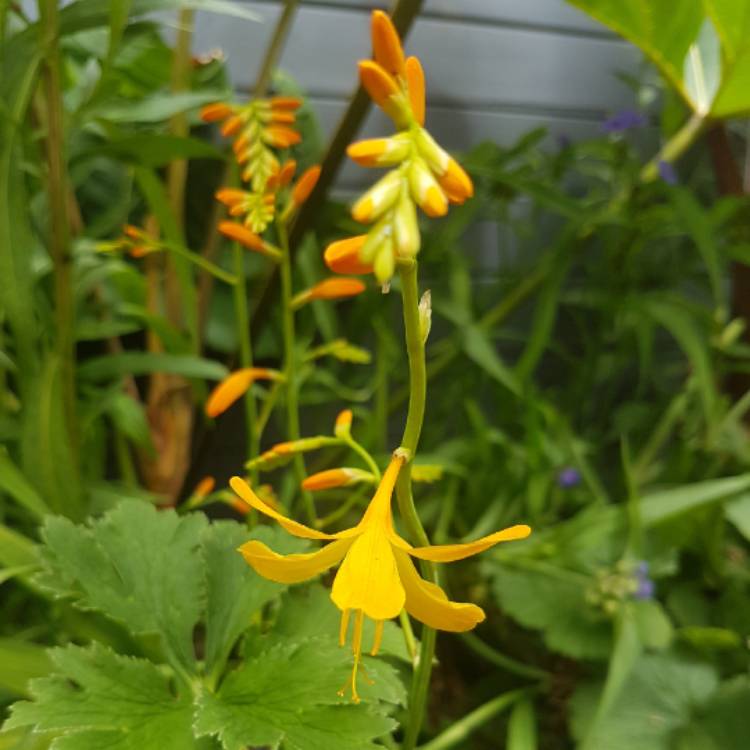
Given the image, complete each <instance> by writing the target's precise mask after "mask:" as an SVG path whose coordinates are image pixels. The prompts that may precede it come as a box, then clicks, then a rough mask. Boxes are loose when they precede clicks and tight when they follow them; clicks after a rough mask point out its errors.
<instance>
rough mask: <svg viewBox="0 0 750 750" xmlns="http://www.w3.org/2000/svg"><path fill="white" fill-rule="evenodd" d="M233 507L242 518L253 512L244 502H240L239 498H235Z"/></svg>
mask: <svg viewBox="0 0 750 750" xmlns="http://www.w3.org/2000/svg"><path fill="white" fill-rule="evenodd" d="M231 505H232V508H234V509H235V510H236V511H237V512H238V513H239V514H240V515H241V516H246V515H247V514H248V513H249V512H250V511H251V510H252V508H251V507H250V506H249V505H248V504H247V503H246V502H245V501H244V500H240V498H238V497H235V498H234V500H232V503H231Z"/></svg>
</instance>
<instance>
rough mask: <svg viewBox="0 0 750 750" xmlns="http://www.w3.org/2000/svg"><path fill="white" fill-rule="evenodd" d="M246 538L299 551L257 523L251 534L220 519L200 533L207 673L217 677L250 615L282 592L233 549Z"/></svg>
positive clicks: (282, 549) (294, 544)
mask: <svg viewBox="0 0 750 750" xmlns="http://www.w3.org/2000/svg"><path fill="white" fill-rule="evenodd" d="M249 539H259V540H261V541H262V542H263V543H264V544H266V545H268V546H269V547H270V548H271V549H273V550H274V551H275V552H278V553H279V554H288V553H291V552H299V551H301V549H300V543H299V542H298V541H297V540H295V539H294V538H293V537H290V536H289V535H288V534H285V533H284V532H282V531H281V530H277V529H272V528H270V527H267V526H261V527H258V528H256V529H254V530H253V531H252V532H251V533H249V532H248V530H247V528H245V527H244V526H241V525H240V524H237V523H231V522H225V521H218V522H216V523H213V524H211V526H209V527H208V528H207V529H206V530H205V531H204V533H203V556H204V563H205V570H206V589H207V591H206V594H207V596H206V617H205V621H206V646H205V662H206V672H207V673H208V674H209V675H215V674H216V673H217V671H218V670H220V669H222V668H223V667H224V665H225V663H226V660H227V657H228V655H229V652H230V650H231V649H232V647H233V646H234V644H235V642H236V641H237V638H239V636H240V635H241V634H242V633H243V632H244V631H245V630H247V628H248V625H249V624H250V622H251V618H252V615H253V614H255V613H256V612H259V611H260V609H261V607H263V605H264V604H266V603H267V602H269V601H270V600H271V599H273V598H274V597H276V596H277V595H278V594H280V593H281V592H282V591H283V590H284V588H285V587H284V586H281V585H280V584H277V583H273V582H271V581H269V580H267V579H265V578H262V577H261V576H259V575H258V574H257V573H255V572H254V571H253V569H252V568H251V567H250V566H249V565H248V564H247V563H246V562H245V561H244V560H243V559H242V556H241V555H240V553H239V552H238V551H237V547H239V546H240V545H241V544H243V543H244V542H246V541H248V540H249Z"/></svg>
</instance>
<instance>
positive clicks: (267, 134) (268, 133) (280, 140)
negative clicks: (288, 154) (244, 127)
mask: <svg viewBox="0 0 750 750" xmlns="http://www.w3.org/2000/svg"><path fill="white" fill-rule="evenodd" d="M263 138H264V140H265V141H266V142H267V143H269V144H270V145H271V146H275V147H276V148H289V146H294V144H295V143H299V142H300V141H301V140H302V136H301V135H300V134H299V133H298V132H297V131H296V130H292V129H291V128H289V127H286V126H285V125H269V126H268V127H267V128H266V129H265V130H264V131H263Z"/></svg>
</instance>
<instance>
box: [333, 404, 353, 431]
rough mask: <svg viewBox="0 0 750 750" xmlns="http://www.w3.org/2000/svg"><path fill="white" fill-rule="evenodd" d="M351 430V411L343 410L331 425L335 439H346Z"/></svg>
mask: <svg viewBox="0 0 750 750" xmlns="http://www.w3.org/2000/svg"><path fill="white" fill-rule="evenodd" d="M351 430H352V410H351V409H344V410H343V411H342V412H339V415H338V416H337V417H336V423H335V424H334V425H333V434H334V435H335V436H336V437H340V438H343V437H348V436H349V434H350V433H351Z"/></svg>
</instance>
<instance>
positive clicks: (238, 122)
mask: <svg viewBox="0 0 750 750" xmlns="http://www.w3.org/2000/svg"><path fill="white" fill-rule="evenodd" d="M241 127H242V118H241V117H240V116H239V115H233V116H232V117H230V118H229V119H228V120H227V121H226V122H225V123H224V124H223V125H222V126H221V134H222V135H224V136H229V135H234V134H235V133H237V132H239V129H240V128H241Z"/></svg>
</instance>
